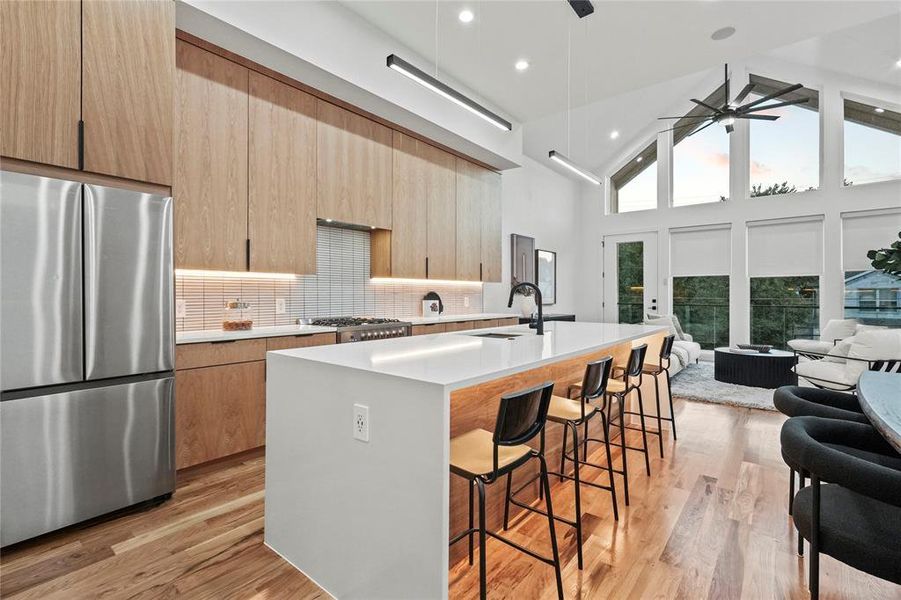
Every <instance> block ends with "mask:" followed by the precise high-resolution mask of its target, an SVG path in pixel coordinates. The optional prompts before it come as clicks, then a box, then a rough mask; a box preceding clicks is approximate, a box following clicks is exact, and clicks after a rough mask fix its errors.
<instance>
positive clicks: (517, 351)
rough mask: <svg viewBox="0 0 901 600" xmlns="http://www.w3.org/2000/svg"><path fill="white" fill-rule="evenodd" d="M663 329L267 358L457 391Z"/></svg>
mask: <svg viewBox="0 0 901 600" xmlns="http://www.w3.org/2000/svg"><path fill="white" fill-rule="evenodd" d="M664 329H665V327H659V326H656V325H626V324H616V323H587V322H560V321H552V322H549V323H545V329H544V335H543V336H538V335H536V333H535V330H534V329H529V327H528V325H517V326H514V327H499V328H493V329H479V330H471V331H461V332H454V333H436V334H429V335H419V336H411V337H404V338H393V339H387V340H374V341H369V342H358V343H355V344H338V345H334V346H318V347H314V348H299V349H293V350H281V351H278V352H274V353H270V354H277V355H281V356H286V357H291V358H295V359H298V360H308V361H314V362H320V363H325V364H331V365H337V366H343V367H347V368H350V369H358V370H363V371H371V372H374V373H383V374H387V375H393V376H396V377H401V378H405V379H412V380H417V381H423V382H428V383H434V384H439V385H443V386H446V387H449V388H459V387H466V386H469V385H475V384H477V383H481V382H483V381H488V380H491V379H497V378H498V377H503V376H505V375H509V374H513V373H517V372H520V371H525V370H527V369H532V368H535V367H538V366H541V365H543V364H547V363H552V362H557V361H560V360H563V359H566V358H569V357H572V356H578V355H580V354H586V353H588V352H591V351H593V350H597V349H599V348H603V347H605V346H611V345H615V344H618V343H621V342H627V341H632V340H635V339H638V338H642V337H646V336H648V335H651V334H654V333H657V332H660V331H663V330H664ZM480 332H481V333H488V332H492V333H501V332H509V333H518V334H521V335H519V336H517V337H516V338H514V339H512V340H510V339H491V338H483V337H476V336H473V335H472V334H473V333H480Z"/></svg>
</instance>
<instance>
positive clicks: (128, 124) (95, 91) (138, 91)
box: [37, 0, 175, 185]
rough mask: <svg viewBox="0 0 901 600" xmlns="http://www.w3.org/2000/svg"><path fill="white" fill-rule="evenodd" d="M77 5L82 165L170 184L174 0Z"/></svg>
mask: <svg viewBox="0 0 901 600" xmlns="http://www.w3.org/2000/svg"><path fill="white" fill-rule="evenodd" d="M37 4H42V3H40V2H38V3H37ZM75 4H77V3H75ZM81 10H82V27H83V30H82V44H83V55H82V59H83V69H82V72H83V77H84V81H83V86H84V87H83V92H82V120H83V121H84V169H85V170H86V171H91V172H93V173H103V174H106V175H115V176H117V177H124V178H127V179H135V180H137V181H148V182H152V183H159V184H163V185H171V184H172V139H173V136H172V128H173V120H172V119H173V117H172V112H173V108H174V101H173V98H174V96H173V85H174V78H175V3H174V2H171V1H170V0H129V1H128V2H97V1H86V2H82V3H81Z"/></svg>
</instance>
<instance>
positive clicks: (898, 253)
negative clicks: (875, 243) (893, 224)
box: [867, 232, 901, 277]
mask: <svg viewBox="0 0 901 600" xmlns="http://www.w3.org/2000/svg"><path fill="white" fill-rule="evenodd" d="M867 258H869V259H870V260H871V261H872V263H873V268H874V269H877V270H879V271H883V272H885V273H888V274H889V275H894V276H895V277H901V232H899V233H898V239H897V240H895V241H894V242H893V243H892V245H891V246H889V247H888V248H880V249H878V250H870V251H869V252H867Z"/></svg>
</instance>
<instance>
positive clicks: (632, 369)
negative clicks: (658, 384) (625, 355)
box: [626, 344, 648, 378]
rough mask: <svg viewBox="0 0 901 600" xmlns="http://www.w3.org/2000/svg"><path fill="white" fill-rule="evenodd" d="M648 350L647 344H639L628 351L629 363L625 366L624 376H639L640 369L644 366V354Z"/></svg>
mask: <svg viewBox="0 0 901 600" xmlns="http://www.w3.org/2000/svg"><path fill="white" fill-rule="evenodd" d="M647 352H648V345H647V344H639V345H638V346H635V347H634V348H632V352H630V353H629V364H628V365H627V366H626V377H638V378H640V377H641V369H642V367H643V366H644V356H645V354H647Z"/></svg>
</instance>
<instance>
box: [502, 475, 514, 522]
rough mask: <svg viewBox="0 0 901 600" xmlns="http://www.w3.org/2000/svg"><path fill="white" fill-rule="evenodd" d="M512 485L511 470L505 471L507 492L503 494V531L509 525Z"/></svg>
mask: <svg viewBox="0 0 901 600" xmlns="http://www.w3.org/2000/svg"><path fill="white" fill-rule="evenodd" d="M512 485H513V471H510V472H509V473H507V494H506V496H504V531H507V529H509V527H510V488H511V487H512Z"/></svg>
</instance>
